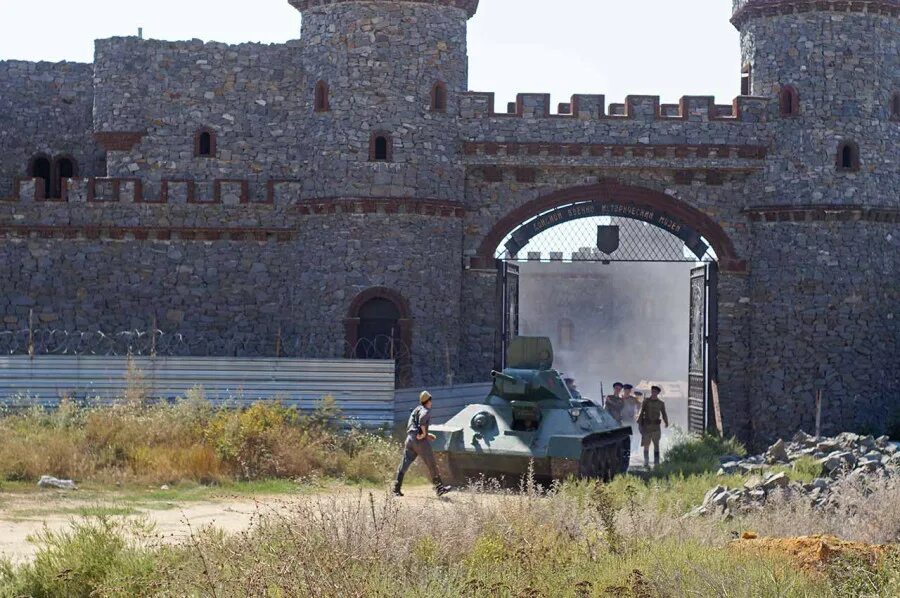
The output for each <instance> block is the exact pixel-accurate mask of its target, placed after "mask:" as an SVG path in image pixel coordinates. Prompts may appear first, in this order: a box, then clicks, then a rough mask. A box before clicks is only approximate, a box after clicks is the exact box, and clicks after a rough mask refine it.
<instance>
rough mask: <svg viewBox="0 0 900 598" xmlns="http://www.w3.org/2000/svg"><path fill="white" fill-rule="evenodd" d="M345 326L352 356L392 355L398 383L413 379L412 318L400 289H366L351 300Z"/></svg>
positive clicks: (350, 355)
mask: <svg viewBox="0 0 900 598" xmlns="http://www.w3.org/2000/svg"><path fill="white" fill-rule="evenodd" d="M344 326H345V329H346V330H345V331H346V341H347V356H348V357H350V358H355V359H392V360H394V361H395V362H396V364H397V384H398V386H399V387H401V388H405V387H406V386H408V385H409V384H410V383H411V382H412V358H411V347H412V319H411V317H410V310H409V304H408V303H407V302H406V300H405V299H404V298H403V297H402V296H401V295H400V294H399V293H397V292H396V291H393V290H391V289H387V288H384V287H376V288H372V289H368V290H366V291H363V292H362V293H360V294H359V295H358V296H357V297H356V298H355V299H354V300H353V302H352V303H351V305H350V309H349V310H348V313H347V319H346V320H344Z"/></svg>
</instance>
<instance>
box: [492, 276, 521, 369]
mask: <svg viewBox="0 0 900 598" xmlns="http://www.w3.org/2000/svg"><path fill="white" fill-rule="evenodd" d="M497 308H498V311H499V316H500V317H499V318H498V319H499V323H500V326H499V330H498V331H497V332H498V334H497V337H498V338H497V341H498V342H497V346H496V347H495V350H494V355H495V358H494V361H495V364H496V366H495V367H496V369H498V370H502V369H504V368H505V367H506V350H507V348H509V343H510V342H511V341H512V339H514V338H516V337H517V336H518V335H519V265H518V264H513V263H511V262H507V261H504V260H497Z"/></svg>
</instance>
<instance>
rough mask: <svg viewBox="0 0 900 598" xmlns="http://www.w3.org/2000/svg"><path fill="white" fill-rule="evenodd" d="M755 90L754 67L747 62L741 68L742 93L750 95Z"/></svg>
mask: <svg viewBox="0 0 900 598" xmlns="http://www.w3.org/2000/svg"><path fill="white" fill-rule="evenodd" d="M752 90H753V67H752V66H750V65H749V64H745V65H744V68H742V69H741V95H742V96H748V95H750V92H751V91H752Z"/></svg>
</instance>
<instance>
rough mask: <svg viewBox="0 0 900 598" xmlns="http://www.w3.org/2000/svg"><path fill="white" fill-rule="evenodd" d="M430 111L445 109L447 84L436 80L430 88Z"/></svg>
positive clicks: (444, 110) (443, 110)
mask: <svg viewBox="0 0 900 598" xmlns="http://www.w3.org/2000/svg"><path fill="white" fill-rule="evenodd" d="M431 111H432V112H446V111H447V86H446V85H444V83H443V82H442V81H438V82H437V83H435V84H434V87H432V88H431Z"/></svg>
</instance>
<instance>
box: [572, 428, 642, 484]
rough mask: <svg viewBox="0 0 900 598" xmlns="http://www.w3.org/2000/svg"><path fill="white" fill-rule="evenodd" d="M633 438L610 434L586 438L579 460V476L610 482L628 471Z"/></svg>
mask: <svg viewBox="0 0 900 598" xmlns="http://www.w3.org/2000/svg"><path fill="white" fill-rule="evenodd" d="M630 461H631V438H630V437H627V436H626V437H624V438H623V437H622V435H620V434H610V435H605V436H599V437H594V438H591V439H587V440H585V442H584V444H583V448H582V452H581V459H580V462H579V477H581V478H582V479H596V480H601V481H603V482H610V481H612V479H613V478H615V477H616V476H617V475H619V474H623V473H626V472H627V471H628V464H629V462H630Z"/></svg>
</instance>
